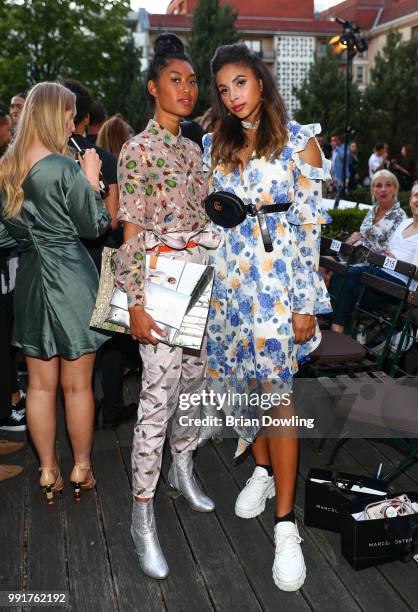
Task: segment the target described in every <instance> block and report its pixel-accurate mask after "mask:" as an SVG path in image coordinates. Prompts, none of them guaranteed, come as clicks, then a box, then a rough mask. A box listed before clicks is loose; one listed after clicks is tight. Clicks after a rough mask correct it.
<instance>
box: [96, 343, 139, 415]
mask: <svg viewBox="0 0 418 612" xmlns="http://www.w3.org/2000/svg"><path fill="white" fill-rule="evenodd" d="M130 361H133V362H134V363H135V365H137V364H138V361H139V354H138V343H137V342H135V341H134V340H132V338H131V336H129V335H128V334H126V335H125V334H116V335H115V336H113V337H112V338H110V340H108V341H107V342H105V344H103V345H102V346H101V347H100V349H99V350H98V351H97V358H96V374H98V373H100V374H101V379H102V389H103V399H102V401H101V403H100V410H101V412H102V417H103V418H104V419H105V420H106V421H111V420H113V419H115V418H117V416H118V412H119V411H120V410H121V409H122V408H123V407H124V400H123V371H124V369H125V366H126V365H127V364H128V363H129V362H130Z"/></svg>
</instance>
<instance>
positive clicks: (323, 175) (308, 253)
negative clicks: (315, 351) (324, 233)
mask: <svg viewBox="0 0 418 612" xmlns="http://www.w3.org/2000/svg"><path fill="white" fill-rule="evenodd" d="M289 132H290V146H291V148H292V153H291V162H290V163H291V164H292V172H293V176H294V203H293V205H292V206H291V208H290V209H289V211H288V213H287V219H288V221H289V222H290V224H291V228H292V232H293V236H294V246H295V254H294V258H293V266H292V268H293V270H292V271H293V275H292V276H293V281H292V288H291V298H292V312H297V313H299V314H324V313H327V312H330V311H331V304H330V299H329V295H328V292H327V289H326V287H325V284H324V281H323V279H322V276H321V274H320V272H319V253H320V244H321V225H323V224H325V223H329V222H330V221H331V217H330V216H329V215H328V214H327V212H326V211H325V210H324V209H323V208H322V181H323V180H325V179H328V178H330V166H331V164H330V162H329V161H328V160H327V159H325V157H324V155H323V153H322V151H321V159H322V167H321V168H317V167H315V166H311V165H310V164H308V163H306V162H305V161H304V160H303V159H301V157H300V153H301V152H302V151H304V150H305V149H306V147H307V145H308V142H309V140H310V139H311V138H315V136H316V134H319V133H320V132H321V126H320V125H319V124H317V123H316V124H311V125H299V124H297V123H295V122H291V124H290V125H289Z"/></svg>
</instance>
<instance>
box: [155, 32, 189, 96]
mask: <svg viewBox="0 0 418 612" xmlns="http://www.w3.org/2000/svg"><path fill="white" fill-rule="evenodd" d="M173 59H179V60H183V61H185V62H188V63H189V64H190V65H191V66H193V64H192V62H191V60H190V58H189V57H188V55H187V53H186V51H185V49H184V45H183V43H182V41H181V40H180V38H179V37H178V36H176V35H175V34H172V33H171V32H167V33H164V34H159V35H158V36H157V38H156V39H155V43H154V56H153V58H152V60H151V62H150V64H149V66H148V72H147V79H146V80H147V81H154V83H155V82H157V81H158V78H159V76H160V72H161V70H162V69H163V68H165V67H166V66H167V65H168V63H169V62H170V61H171V60H173ZM147 94H148V99H149V102H150V104H151V106H152V108H154V106H155V98H154V96H152V95H151V94H150V93H149V92H148V91H147Z"/></svg>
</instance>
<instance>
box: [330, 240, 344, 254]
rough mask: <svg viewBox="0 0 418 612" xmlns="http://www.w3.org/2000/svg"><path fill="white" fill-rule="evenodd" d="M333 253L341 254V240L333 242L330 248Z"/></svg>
mask: <svg viewBox="0 0 418 612" xmlns="http://www.w3.org/2000/svg"><path fill="white" fill-rule="evenodd" d="M329 248H330V250H331V251H335V252H336V253H339V252H340V249H341V242H340V240H333V241H332V242H331V246H330V247H329Z"/></svg>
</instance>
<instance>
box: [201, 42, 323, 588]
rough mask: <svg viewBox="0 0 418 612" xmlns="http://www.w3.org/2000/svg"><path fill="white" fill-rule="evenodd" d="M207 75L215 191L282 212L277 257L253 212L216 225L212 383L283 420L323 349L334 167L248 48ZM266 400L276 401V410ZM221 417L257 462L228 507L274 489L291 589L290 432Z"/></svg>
mask: <svg viewBox="0 0 418 612" xmlns="http://www.w3.org/2000/svg"><path fill="white" fill-rule="evenodd" d="M212 74H213V93H214V96H213V97H214V103H215V104H214V110H215V112H216V114H217V116H218V118H219V120H218V122H217V126H216V129H215V131H214V133H213V134H208V135H206V136H205V137H204V140H203V144H204V148H205V152H204V158H205V163H206V165H207V169H208V171H209V176H210V190H211V191H227V192H230V193H233V194H235V195H237V196H238V197H240V198H241V199H242V200H244V201H247V202H251V203H252V204H255V205H256V206H257V208H259V207H260V206H262V205H271V204H276V205H277V204H283V212H272V213H271V214H266V215H265V219H266V222H267V225H268V228H269V231H270V235H271V238H272V243H273V251H272V252H267V251H266V249H265V247H264V244H263V240H262V236H261V232H260V226H259V223H258V220H257V217H252V216H247V217H246V219H245V220H244V221H243V223H241V224H240V225H238V226H236V227H234V228H232V229H224V228H219V230H220V232H221V242H220V245H219V247H218V249H217V251H216V252H215V255H214V256H213V259H212V263H213V265H214V266H215V270H216V280H215V287H214V293H213V298H212V305H211V311H210V314H209V322H208V382H209V387H211V388H212V389H215V390H217V391H221V390H223V391H225V390H230V391H233V392H237V391H238V392H241V393H242V392H246V393H247V394H248V393H250V395H251V390H254V389H257V390H258V396H259V397H260V393H259V391H260V389H261V390H262V391H263V396H264V392H268V396H266V397H269V398H270V399H271V401H266V402H265V403H264V404H263V405H261V408H265V409H267V408H268V409H269V410H268V414H271V415H273V416H289V415H290V414H293V411H292V401H291V389H292V378H293V376H294V374H295V373H296V372H297V371H298V363H300V362H301V361H303V360H304V359H306V357H307V355H308V354H309V353H310V352H312V351H313V350H314V348H315V347H316V346H317V345H318V344H319V342H320V332H319V328H318V325H317V323H316V319H315V315H316V314H319V313H325V312H329V311H330V303H329V296H328V294H327V291H326V287H325V285H324V283H323V280H322V277H321V276H320V274H319V271H318V265H319V245H320V234H321V229H320V228H321V224H323V223H327V222H328V219H329V218H328V217H327V214H326V212H325V211H323V209H322V208H321V193H322V185H321V181H322V180H324V179H326V178H328V176H329V166H330V163H329V162H328V161H327V160H325V159H324V157H323V156H322V154H321V152H320V149H319V146H318V145H317V143H316V140H315V135H316V134H318V133H319V132H320V131H321V128H320V126H319V125H318V124H314V125H305V126H301V125H299V124H298V123H296V122H293V121H290V122H289V121H288V118H287V113H286V110H285V106H284V103H283V100H282V98H281V96H280V94H279V93H278V91H277V89H276V85H275V82H274V79H273V77H272V75H271V73H270V71H269V70H268V68H267V67H266V66H265V65H264V63H263V62H262V61H261V60H260V59H259V58H258V57H257V56H255V55H254V54H252V53H251V52H250V51H249V50H248V48H247V47H246V46H245V45H244V44H236V45H226V46H223V47H220V48H219V49H218V50H217V52H216V53H215V56H214V58H213V60H212ZM289 202H291V203H292V205H291V206H290V207H289V205H287V206H286V204H287V203H289ZM272 393H275V394H276V396H275V397H276V398H277V396H278V395H280V394H281V398H282V402H281V404H280V405H279V406H277V399H276V402H274V401H273V395H272ZM263 396H261V397H263ZM244 404H245V403H244ZM226 412H227V413H228V414H229V415H232V416H233V417H234V419H235V429H236V430H237V431H238V433H239V435H240V438H241V439H240V444H239V450H238V453H239V452H241V451H242V449H243V448H245V446H247V445H248V444H249V443H252V452H253V456H254V459H255V462H256V468H255V471H254V474H253V476H252V477H251V478H250V479H249V480H248V482H247V485H246V487H245V488H244V489H243V491H241V493H240V495H239V496H238V499H237V503H236V507H235V512H236V514H237V515H238V516H240V517H242V518H252V517H255V516H257V515H259V514H260V513H261V512H262V511H263V510H264V508H265V503H266V499H267V498H270V497H274V495H275V492H277V497H276V526H275V541H276V555H275V561H274V565H273V578H274V581H275V583H276V585H277V586H278V587H279V588H280V589H282V590H286V591H295V590H297V589H299V588H300V587H301V585H302V584H303V582H304V580H305V576H306V569H305V564H304V560H303V555H302V552H301V548H300V542H301V538H300V536H299V534H298V531H297V527H296V524H295V517H294V512H293V503H294V490H295V481H296V468H297V456H298V441H297V437H296V435H295V432H294V431H293V430H290V429H288V430H287V432H285V433H284V435H280V434H279V432H278V431H277V428H276V429H274V427H273V428H272V427H267V428H265V429H264V430H263V432H264V433H265V434H266V435H258V434H259V433H260V426H259V425H260V422H261V423H262V422H263V420H262V419H259V420H258V421H257V419H255V422H254V420H252V421H244V420H243V418H242V417H251V416H254V408H253V407H252V406H248V405H243V404H242V403H241V401H240V402H238V405H237V402H231V404H230V405H229V406H228V408H227V409H226ZM254 423H255V424H254ZM278 434H279V435H278Z"/></svg>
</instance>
